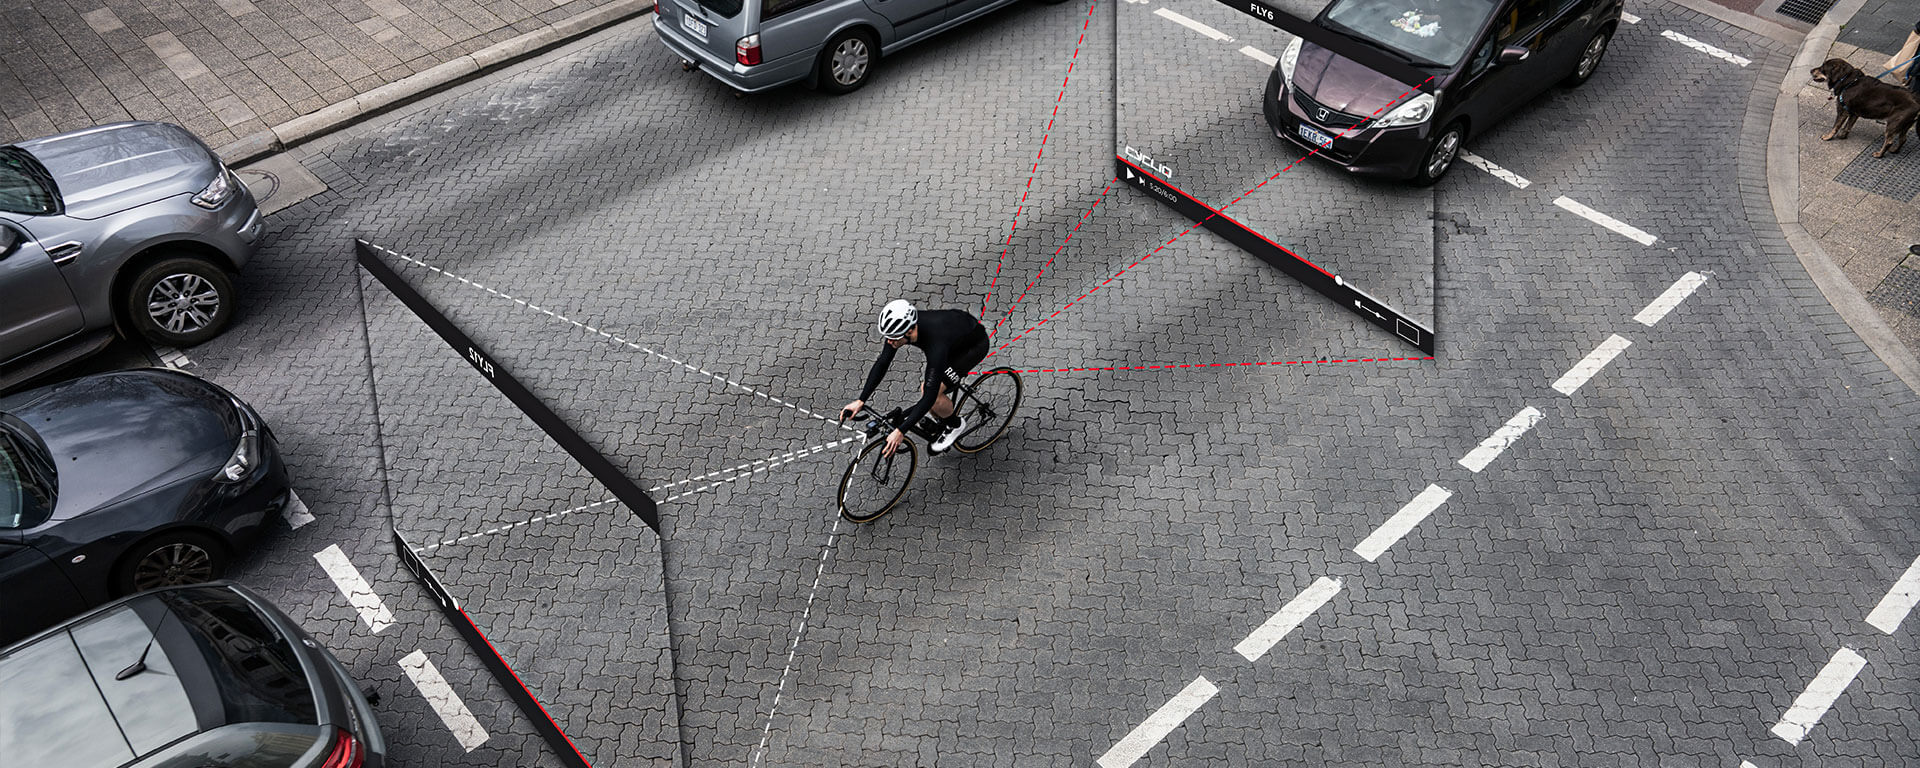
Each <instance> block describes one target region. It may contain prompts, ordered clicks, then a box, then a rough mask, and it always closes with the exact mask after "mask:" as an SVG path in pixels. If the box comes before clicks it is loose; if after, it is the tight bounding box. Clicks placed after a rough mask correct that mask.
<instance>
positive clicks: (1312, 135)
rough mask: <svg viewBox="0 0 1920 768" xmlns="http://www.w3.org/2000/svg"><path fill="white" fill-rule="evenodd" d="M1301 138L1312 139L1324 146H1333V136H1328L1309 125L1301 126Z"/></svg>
mask: <svg viewBox="0 0 1920 768" xmlns="http://www.w3.org/2000/svg"><path fill="white" fill-rule="evenodd" d="M1300 138H1303V139H1306V140H1307V141H1311V142H1313V143H1315V144H1318V145H1320V146H1322V147H1331V146H1333V137H1332V136H1328V135H1326V134H1324V133H1321V132H1319V131H1316V130H1314V129H1313V128H1312V127H1311V126H1307V125H1301V126H1300Z"/></svg>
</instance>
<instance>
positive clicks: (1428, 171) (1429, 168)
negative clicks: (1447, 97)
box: [1413, 122, 1467, 187]
mask: <svg viewBox="0 0 1920 768" xmlns="http://www.w3.org/2000/svg"><path fill="white" fill-rule="evenodd" d="M1466 138H1467V127H1466V124H1465V123H1459V122H1456V123H1454V124H1452V125H1449V126H1447V129H1446V130H1444V131H1441V132H1440V133H1439V135H1436V136H1434V137H1433V143H1431V144H1428V145H1427V154H1426V156H1425V157H1422V158H1421V159H1420V167H1419V168H1418V169H1417V170H1415V171H1414V173H1413V184H1414V186H1418V187H1425V186H1430V185H1432V184H1433V183H1435V182H1437V181H1439V180H1440V179H1441V178H1443V177H1445V176H1446V175H1447V171H1450V170H1453V161H1454V160H1456V159H1458V158H1459V157H1460V144H1461V142H1463V141H1465V140H1466Z"/></svg>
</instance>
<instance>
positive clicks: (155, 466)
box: [0, 368, 291, 643]
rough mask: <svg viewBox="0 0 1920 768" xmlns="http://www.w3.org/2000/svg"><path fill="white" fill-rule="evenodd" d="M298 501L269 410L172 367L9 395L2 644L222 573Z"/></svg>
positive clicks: (3, 447) (3, 475)
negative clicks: (93, 610) (265, 416)
mask: <svg viewBox="0 0 1920 768" xmlns="http://www.w3.org/2000/svg"><path fill="white" fill-rule="evenodd" d="M290 496H291V491H290V490H289V487H288V480H287V470H286V466H285V465H284V464H283V463H282V462H281V460H280V451H279V448H278V446H276V445H275V443H274V439H273V433H272V432H271V431H269V430H268V429H267V426H266V424H265V423H264V422H262V421H261V420H260V415H259V414H258V413H255V412H254V410H253V408H252V407H250V406H248V405H247V404H246V403H243V402H241V401H240V400H239V399H238V398H235V397H234V396H233V395H232V394H229V393H228V392H227V391H226V390H224V389H221V388H220V387H217V386H215V385H213V384H211V383H209V382H207V381H204V380H202V379H200V378H199V377H197V376H193V375H191V374H187V373H183V372H180V371H174V370H168V369H164V368H152V369H145V370H135V371H118V372H114V373H105V374H99V375H94V376H85V377H81V378H78V379H74V380H71V381H66V382H62V383H59V384H54V385H52V386H48V387H43V388H40V389H35V390H29V391H27V392H22V393H19V394H16V395H11V396H8V397H5V398H0V643H8V642H12V641H14V640H17V639H19V638H21V637H24V636H26V635H28V634H31V633H33V632H35V631H37V630H39V629H40V628H42V627H45V626H48V625H50V624H53V623H54V622H57V621H60V620H61V619H65V618H67V617H69V616H72V615H74V614H76V613H79V612H81V611H83V610H85V609H86V608H87V607H89V606H93V605H98V604H100V603H102V602H105V601H107V600H108V599H110V598H113V597H117V596H121V595H126V594H131V593H133V592H136V591H140V590H144V589H152V588H154V587H163V586H172V585H177V584H192V583H196V582H201V581H209V580H212V579H216V578H219V577H220V576H221V574H222V573H223V572H224V571H225V568H226V564H227V562H228V560H229V559H230V558H231V557H232V556H233V554H234V553H235V552H237V551H238V550H239V548H240V547H242V546H244V545H246V544H247V543H249V542H250V541H251V540H252V538H253V537H254V536H255V535H256V534H257V532H258V531H259V529H260V526H261V525H262V524H263V523H264V522H265V521H266V520H267V519H268V518H269V517H270V516H272V515H274V514H277V513H278V512H279V510H280V509H281V508H282V507H283V506H285V505H286V504H287V502H288V500H289V498H290Z"/></svg>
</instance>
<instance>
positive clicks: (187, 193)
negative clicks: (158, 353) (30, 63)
mask: <svg viewBox="0 0 1920 768" xmlns="http://www.w3.org/2000/svg"><path fill="white" fill-rule="evenodd" d="M262 228H263V227H262V219H261V215H260V209H259V207H257V206H256V205H255V204H254V200H253V195H252V194H251V193H249V192H248V191H247V188H246V185H244V184H242V183H240V180H239V179H238V178H237V177H235V176H234V174H233V172H232V171H230V170H228V169H227V167H226V165H225V164H223V163H221V162H220V158H219V157H217V156H215V155H214V153H213V150H211V149H208V148H207V145H206V144H204V143H202V142H201V141H200V140H199V139H198V138H196V137H195V136H194V135H193V134H192V133H189V132H188V131H187V130H186V129H185V128H181V127H180V126H177V125H169V124H166V123H149V122H127V123H115V124H112V125H102V126H98V127H94V128H87V129H83V130H78V131H71V132H68V133H62V134H59V135H55V136H48V137H45V138H40V139H34V140H32V141H23V142H20V143H18V144H13V145H10V146H4V147H0V365H8V364H10V363H13V362H15V361H17V360H19V359H21V358H23V357H26V356H28V355H32V354H34V353H36V352H41V351H46V350H52V349H56V348H61V347H66V346H68V345H72V344H76V343H77V342H78V341H79V340H80V339H82V338H86V337H93V338H92V340H94V341H97V342H104V341H105V340H107V339H108V338H110V337H111V333H112V331H113V330H114V329H115V328H116V327H118V328H119V329H121V330H122V331H125V332H130V333H133V334H138V335H139V336H141V337H144V338H146V339H147V340H149V341H152V342H153V343H155V344H160V345H164V346H172V347H188V346H192V345H194V344H198V343H200V342H203V341H206V340H207V339H210V338H213V336H214V335H216V334H218V333H219V332H220V331H221V329H223V328H225V327H226V325H227V323H228V321H230V320H232V319H233V312H234V295H233V279H232V277H231V275H232V274H233V273H234V272H236V271H238V270H239V269H240V267H242V266H243V265H245V264H246V263H247V259H248V258H249V257H251V256H252V255H253V252H254V248H255V244H256V241H257V240H259V238H260V231H261V229H262Z"/></svg>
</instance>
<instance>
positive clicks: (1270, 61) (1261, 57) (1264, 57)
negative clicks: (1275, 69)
mask: <svg viewBox="0 0 1920 768" xmlns="http://www.w3.org/2000/svg"><path fill="white" fill-rule="evenodd" d="M1240 52H1241V53H1244V54H1246V55H1248V56H1251V57H1253V60H1254V61H1257V62H1260V63H1261V64H1265V65H1267V66H1269V67H1271V66H1273V65H1274V64H1275V63H1277V62H1279V61H1280V60H1279V59H1276V58H1274V57H1273V55H1272V54H1269V53H1267V52H1266V51H1263V50H1260V49H1258V48H1255V47H1253V46H1251V45H1249V46H1244V47H1242V48H1241V49H1240Z"/></svg>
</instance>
